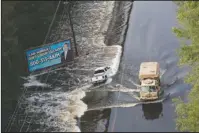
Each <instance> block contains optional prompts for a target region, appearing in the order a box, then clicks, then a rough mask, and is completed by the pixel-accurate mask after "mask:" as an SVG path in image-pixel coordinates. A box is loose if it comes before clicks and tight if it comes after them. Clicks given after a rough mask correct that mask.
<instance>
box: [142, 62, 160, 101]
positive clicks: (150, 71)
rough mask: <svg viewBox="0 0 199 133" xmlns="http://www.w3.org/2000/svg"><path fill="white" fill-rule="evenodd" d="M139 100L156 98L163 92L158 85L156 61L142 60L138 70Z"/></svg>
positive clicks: (158, 71) (158, 77) (157, 65)
mask: <svg viewBox="0 0 199 133" xmlns="http://www.w3.org/2000/svg"><path fill="white" fill-rule="evenodd" d="M139 80H140V92H139V98H140V100H141V101H148V100H157V99H159V98H160V96H161V95H162V94H163V90H162V89H161V87H160V67H159V64H158V63H157V62H143V63H141V65H140V71H139Z"/></svg>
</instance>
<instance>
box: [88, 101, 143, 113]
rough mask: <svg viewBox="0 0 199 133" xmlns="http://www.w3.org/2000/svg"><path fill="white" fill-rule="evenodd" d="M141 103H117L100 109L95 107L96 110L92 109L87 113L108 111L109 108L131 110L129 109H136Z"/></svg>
mask: <svg viewBox="0 0 199 133" xmlns="http://www.w3.org/2000/svg"><path fill="white" fill-rule="evenodd" d="M139 104H141V103H139V102H136V103H117V104H111V105H107V106H101V107H100V106H99V107H94V108H90V109H88V110H87V111H91V110H101V109H108V108H129V107H134V106H136V105H139Z"/></svg>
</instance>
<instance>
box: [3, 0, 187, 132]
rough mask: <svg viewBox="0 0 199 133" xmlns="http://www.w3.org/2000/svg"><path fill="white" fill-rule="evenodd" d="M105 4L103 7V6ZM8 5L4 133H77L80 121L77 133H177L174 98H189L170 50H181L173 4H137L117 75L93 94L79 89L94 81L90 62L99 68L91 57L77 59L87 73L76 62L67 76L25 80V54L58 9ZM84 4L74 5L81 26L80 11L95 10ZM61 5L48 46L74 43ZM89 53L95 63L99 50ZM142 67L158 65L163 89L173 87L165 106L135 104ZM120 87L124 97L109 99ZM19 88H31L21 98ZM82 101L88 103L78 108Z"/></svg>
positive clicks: (43, 35) (63, 71)
mask: <svg viewBox="0 0 199 133" xmlns="http://www.w3.org/2000/svg"><path fill="white" fill-rule="evenodd" d="M102 3H103V4H104V5H106V2H102ZM3 4H4V5H5V4H9V3H3ZM10 4H11V5H7V6H3V7H5V9H3V11H2V12H3V14H5V17H4V18H3V21H4V20H5V21H4V22H3V24H4V26H3V28H4V29H3V30H2V31H3V35H2V42H3V43H2V48H3V51H4V52H3V53H2V54H3V57H2V64H3V66H2V67H3V70H4V71H2V75H3V78H2V83H3V84H2V94H3V95H2V99H3V100H2V101H3V104H2V114H3V115H2V121H3V122H2V129H3V130H4V131H41V132H43V131H79V129H78V128H77V127H76V121H75V120H74V119H73V116H77V117H81V118H80V119H79V120H80V121H79V127H80V129H81V131H91V132H93V131H101V132H106V131H115V132H117V131H157V132H158V131H175V121H174V118H175V113H174V106H173V105H172V102H171V98H173V97H177V96H184V95H186V90H189V89H190V87H189V86H188V85H186V84H184V83H183V77H184V76H185V75H186V73H187V72H188V68H185V67H184V68H179V67H177V61H178V57H177V55H176V51H175V50H176V49H177V48H179V42H178V40H177V39H176V37H175V36H174V35H173V34H172V31H171V27H172V26H176V25H177V21H176V6H175V4H174V3H173V2H171V1H164V2H163V1H161V2H158V1H156V2H152V1H148V2H147V1H141V2H138V1H136V2H134V5H133V9H132V11H131V15H130V20H129V29H128V33H127V37H126V41H125V45H124V53H123V57H122V61H121V64H120V69H119V72H118V74H117V75H116V76H115V77H114V78H113V79H112V82H111V83H110V84H106V85H101V87H96V88H93V87H92V85H91V84H87V85H86V86H84V83H87V82H88V81H87V80H88V79H89V78H90V77H89V76H91V75H90V74H91V71H90V70H91V67H93V66H94V65H95V64H97V63H96V62H94V60H96V59H95V57H94V56H93V57H91V56H88V57H87V58H85V60H83V58H84V57H82V60H81V61H82V62H84V64H83V65H85V66H79V64H78V62H75V63H74V65H73V66H68V68H64V69H60V70H55V71H53V72H51V73H46V74H41V75H40V76H30V77H27V73H26V71H25V67H26V65H25V64H26V62H25V60H24V58H23V57H24V53H23V52H24V50H25V49H27V48H30V47H34V46H38V45H41V44H43V41H44V39H45V38H46V32H47V31H48V28H49V25H50V22H51V20H52V18H53V14H54V12H55V10H56V6H57V4H58V2H47V3H46V2H43V5H41V6H39V5H40V4H41V3H38V2H32V3H31V2H19V3H18V2H16V3H15V2H14V3H12V2H11V3H10ZM12 4H17V6H15V8H14V9H12V8H11V7H14V6H12ZM84 4H85V3H84V2H82V3H81V2H80V3H78V2H77V9H79V10H76V11H77V12H78V13H80V16H78V17H80V18H81V16H82V15H81V13H82V12H83V11H81V10H80V9H81V8H79V7H78V6H80V7H85V10H86V9H87V6H88V7H89V8H92V7H93V3H87V4H85V5H84ZM103 4H100V2H99V3H98V2H96V3H95V6H96V7H99V6H100V5H102V7H103ZM61 5H62V6H60V7H61V8H60V9H59V11H58V15H57V18H56V20H55V22H56V23H55V26H54V27H56V28H55V30H52V31H51V33H50V34H49V37H48V38H47V42H53V41H57V40H60V39H61V40H62V39H65V37H66V36H70V35H71V32H70V33H69V32H68V31H70V30H71V29H69V25H68V17H67V16H68V15H67V8H65V7H66V6H63V3H62V4H61ZM110 5H111V3H110ZM44 6H45V7H44ZM8 7H9V8H8ZM38 7H39V8H38ZM73 8H75V7H73ZM6 9H7V10H8V9H9V11H13V10H14V11H13V12H14V13H13V12H11V13H10V14H6V13H7V12H6ZM46 9H48V10H46ZM100 9H103V8H99V9H96V10H95V11H96V12H99V11H101V10H100ZM89 10H90V9H89ZM46 11H48V12H46ZM103 11H108V9H107V10H103ZM15 13H16V14H15ZM73 13H74V14H75V13H76V12H73ZM73 13H72V14H73ZM64 14H66V15H64ZM83 14H84V12H83ZM38 15H40V16H38ZM91 15H93V14H91ZM6 16H9V17H7V18H6ZM27 16H29V17H27ZM46 16H47V17H46ZM101 17H102V18H101ZM103 17H104V16H103V15H102V16H101V15H99V16H96V18H95V19H96V21H98V20H99V23H100V22H101V21H103ZM13 18H14V19H13ZM88 18H89V17H88ZM88 18H84V19H85V20H87V21H88V23H84V24H85V25H86V26H87V27H90V26H91V25H92V22H91V23H89V22H90V21H89V19H88ZM76 19H77V18H76ZM81 19H82V18H81ZM9 20H12V21H9ZM36 20H37V21H36ZM85 20H84V21H85ZM76 21H78V19H77V20H76ZM87 21H86V22H87ZM58 22H61V25H62V26H61V27H59V26H58V27H59V28H57V26H56V25H58ZM78 22H79V23H81V22H80V21H78ZM89 24H91V25H89ZM38 25H39V27H38ZM81 26H82V25H80V27H81ZM86 26H85V27H86ZM13 27H14V28H13ZM99 27H100V26H99ZM89 33H90V31H89ZM97 33H98V31H97ZM90 34H91V33H90ZM81 35H82V34H80V35H79V37H77V38H78V40H77V41H80V42H81V41H83V40H81V39H82V37H81ZM77 36H78V35H77ZM99 36H101V33H99ZM35 38H37V39H35ZM85 38H86V37H85ZM101 41H102V40H101ZM27 42H28V43H27ZM89 44H90V43H89ZM91 45H92V44H91ZM9 46H10V47H9ZM86 46H87V45H86ZM92 50H93V51H94V52H96V55H97V54H100V53H99V51H100V50H99V51H98V49H92ZM95 50H96V51H95ZM89 61H90V62H89ZM143 61H158V62H159V63H160V67H161V74H162V77H161V82H162V83H163V84H164V85H165V86H166V85H168V84H170V86H166V87H165V93H166V94H170V97H169V98H168V99H166V100H164V101H163V99H161V100H160V101H159V102H158V103H154V104H143V103H138V102H137V100H136V97H135V95H133V91H132V90H134V88H136V86H135V83H138V70H139V65H140V63H141V62H143ZM94 63H95V64H94ZM87 65H89V67H88V66H87ZM92 65H93V66H92ZM74 67H75V69H73V70H72V69H71V68H74ZM78 67H81V68H78ZM16 70H17V71H16ZM176 79H177V80H176ZM132 81H133V82H135V83H133V82H132ZM171 83H172V84H171ZM118 84H120V85H121V86H122V87H123V89H121V90H120V91H121V92H112V91H115V88H117V87H118ZM78 86H81V87H79V88H78V90H77V92H79V93H78V94H76V95H73V94H71V95H70V93H68V89H71V88H75V87H78ZM90 87H91V90H92V92H87V93H84V92H83V91H82V90H89V89H88V88H90ZM24 88H28V91H27V93H25V95H23V96H22V97H20V98H19V96H20V93H21V92H22V91H24V90H25V89H24ZM125 88H126V89H125ZM97 90H103V91H100V92H99V91H97ZM107 90H109V91H107ZM85 95H86V96H85ZM84 96H85V97H84ZM82 97H84V99H83V101H84V102H85V103H83V101H81V100H80V98H82ZM18 99H19V100H18ZM20 99H21V100H20ZM17 101H18V103H20V104H19V105H18V106H16V104H17ZM71 106H72V107H71ZM83 114H84V115H83Z"/></svg>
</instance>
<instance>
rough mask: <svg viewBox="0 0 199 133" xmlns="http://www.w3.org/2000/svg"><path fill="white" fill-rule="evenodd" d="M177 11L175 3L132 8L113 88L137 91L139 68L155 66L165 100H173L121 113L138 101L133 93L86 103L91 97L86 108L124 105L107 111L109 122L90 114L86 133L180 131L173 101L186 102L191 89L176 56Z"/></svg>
mask: <svg viewBox="0 0 199 133" xmlns="http://www.w3.org/2000/svg"><path fill="white" fill-rule="evenodd" d="M176 9H177V8H176V5H175V4H174V3H173V2H171V1H164V2H163V1H161V2H158V1H156V2H152V1H140V2H139V1H135V2H134V4H133V9H132V11H131V16H130V20H129V28H128V32H127V37H126V41H125V44H124V53H123V57H122V61H121V63H120V70H119V72H118V74H117V76H116V77H115V78H114V79H113V81H112V85H113V86H114V85H115V84H121V85H123V86H125V87H128V88H132V89H133V88H136V86H135V85H134V84H132V82H129V80H131V81H134V82H136V83H138V71H139V66H140V63H141V62H144V61H157V62H159V63H160V68H161V74H162V76H161V83H162V84H163V86H164V87H165V88H164V90H165V94H170V97H169V99H167V100H166V101H164V102H162V103H161V102H160V103H154V104H141V105H138V106H133V105H132V106H131V107H129V108H121V107H124V105H126V104H127V103H129V102H132V103H133V102H135V101H136V100H135V98H134V97H132V95H131V93H130V92H129V93H126V92H107V93H105V92H103V93H100V92H97V91H96V92H93V93H92V94H91V93H88V94H87V97H89V95H90V97H92V100H91V101H89V102H87V104H88V106H90V107H91V108H92V107H93V106H96V104H97V103H101V106H102V105H104V106H106V105H108V103H110V104H109V105H110V106H111V105H113V103H119V102H123V103H124V104H123V105H122V106H119V105H118V106H117V107H120V108H112V109H106V112H109V114H110V115H107V114H108V113H106V117H105V115H103V114H104V113H103V111H102V110H101V111H89V112H86V113H85V115H84V116H83V117H82V127H81V128H82V131H90V130H91V131H93V130H97V129H98V128H99V127H100V125H103V126H101V130H100V131H110V132H131V131H133V132H136V131H137V132H144V131H145V132H147V131H150V132H161V131H176V130H175V111H174V109H175V108H174V106H173V105H172V101H171V100H172V98H174V97H178V96H182V97H183V96H185V95H186V92H187V91H188V90H189V89H190V86H189V85H187V84H185V83H184V82H183V78H184V76H185V75H186V74H187V72H188V68H187V67H183V68H179V67H178V66H177V62H178V56H177V54H176V50H177V48H179V42H178V40H177V38H176V37H175V36H174V34H173V33H172V30H171V28H172V27H173V26H176V25H178V24H177V20H176ZM98 89H102V88H98ZM105 89H106V87H105ZM96 95H98V97H100V95H101V97H100V98H97V97H96ZM88 99H91V98H88ZM94 99H95V100H94ZM87 101H88V100H87ZM94 101H95V102H94ZM104 106H103V107H104ZM90 117H91V118H93V119H94V118H95V122H94V123H92V121H91V120H89V119H88V118H90ZM97 118H98V119H97ZM86 123H87V124H86ZM102 123H103V124H102ZM89 124H90V125H92V124H94V125H95V127H94V126H88V125H89ZM88 127H90V128H89V129H88ZM91 127H93V129H91Z"/></svg>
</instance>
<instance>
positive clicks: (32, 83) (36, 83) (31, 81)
mask: <svg viewBox="0 0 199 133" xmlns="http://www.w3.org/2000/svg"><path fill="white" fill-rule="evenodd" d="M27 80H28V83H24V84H23V86H24V87H31V86H40V87H50V85H48V84H46V83H41V82H39V81H38V80H36V77H35V76H29V77H28V78H27Z"/></svg>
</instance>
